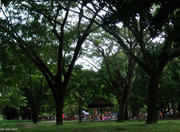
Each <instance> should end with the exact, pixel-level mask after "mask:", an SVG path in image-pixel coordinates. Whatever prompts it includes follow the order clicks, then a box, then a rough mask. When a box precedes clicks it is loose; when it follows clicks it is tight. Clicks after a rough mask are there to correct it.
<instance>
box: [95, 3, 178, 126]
mask: <svg viewBox="0 0 180 132" xmlns="http://www.w3.org/2000/svg"><path fill="white" fill-rule="evenodd" d="M100 3H101V4H100V5H101V6H104V7H106V9H107V10H106V9H105V10H106V12H107V13H106V15H104V16H99V18H101V20H100V21H103V23H102V24H101V26H102V27H103V28H104V29H105V30H106V31H107V32H108V33H110V34H111V35H113V36H114V37H115V38H116V39H117V41H118V42H119V44H120V45H121V46H122V48H123V50H124V51H125V52H126V53H127V55H128V56H132V57H133V59H134V60H135V61H136V62H137V63H138V64H139V65H140V66H141V67H142V68H143V69H144V70H145V71H146V73H147V74H148V75H149V88H148V108H147V112H148V117H147V121H146V123H147V124H152V123H157V121H158V114H157V102H158V94H157V93H158V84H159V79H160V76H161V74H162V71H163V68H164V67H165V65H166V64H167V63H168V62H169V61H170V60H172V59H173V58H175V57H178V56H180V44H179V43H180V41H179V36H178V35H179V30H178V29H179V26H180V25H179V21H180V10H179V9H180V8H179V4H180V3H179V1H177V0H175V1H168V0H165V1H161V0H158V1H153V0H150V1H143V0H138V1H124V0H119V1H115V0H104V1H100ZM93 6H95V7H97V6H96V5H94V4H93ZM119 24H123V26H124V27H127V28H128V29H129V30H130V31H131V33H132V34H133V35H134V37H135V39H136V41H137V43H138V46H139V47H140V49H141V52H142V57H138V56H136V55H134V54H133V53H132V52H131V50H130V48H129V47H128V46H127V45H126V44H125V43H124V39H123V38H122V37H121V35H120V34H119V27H120V26H119ZM155 38H159V39H160V38H161V41H156V42H154V41H152V40H154V39H155ZM149 40H150V41H149Z"/></svg>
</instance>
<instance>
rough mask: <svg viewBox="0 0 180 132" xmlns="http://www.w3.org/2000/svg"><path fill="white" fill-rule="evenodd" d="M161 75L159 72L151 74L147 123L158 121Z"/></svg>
mask: <svg viewBox="0 0 180 132" xmlns="http://www.w3.org/2000/svg"><path fill="white" fill-rule="evenodd" d="M159 79H160V76H159V74H157V73H154V74H151V76H150V78H149V87H148V106H147V107H148V108H147V114H148V115H147V120H146V123H147V124H154V123H157V122H158V109H157V105H158V82H159Z"/></svg>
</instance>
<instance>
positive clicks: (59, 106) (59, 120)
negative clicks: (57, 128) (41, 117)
mask: <svg viewBox="0 0 180 132" xmlns="http://www.w3.org/2000/svg"><path fill="white" fill-rule="evenodd" d="M63 107H64V101H63V100H62V99H60V100H58V101H57V102H56V125H63Z"/></svg>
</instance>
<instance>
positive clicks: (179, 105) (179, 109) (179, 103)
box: [178, 102, 180, 113]
mask: <svg viewBox="0 0 180 132" xmlns="http://www.w3.org/2000/svg"><path fill="white" fill-rule="evenodd" d="M178 113H180V102H178Z"/></svg>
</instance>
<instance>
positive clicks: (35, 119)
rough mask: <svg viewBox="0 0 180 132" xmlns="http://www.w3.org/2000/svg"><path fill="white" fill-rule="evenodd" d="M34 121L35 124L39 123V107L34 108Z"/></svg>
mask: <svg viewBox="0 0 180 132" xmlns="http://www.w3.org/2000/svg"><path fill="white" fill-rule="evenodd" d="M32 121H33V123H34V124H37V122H38V110H37V108H33V110H32Z"/></svg>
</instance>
